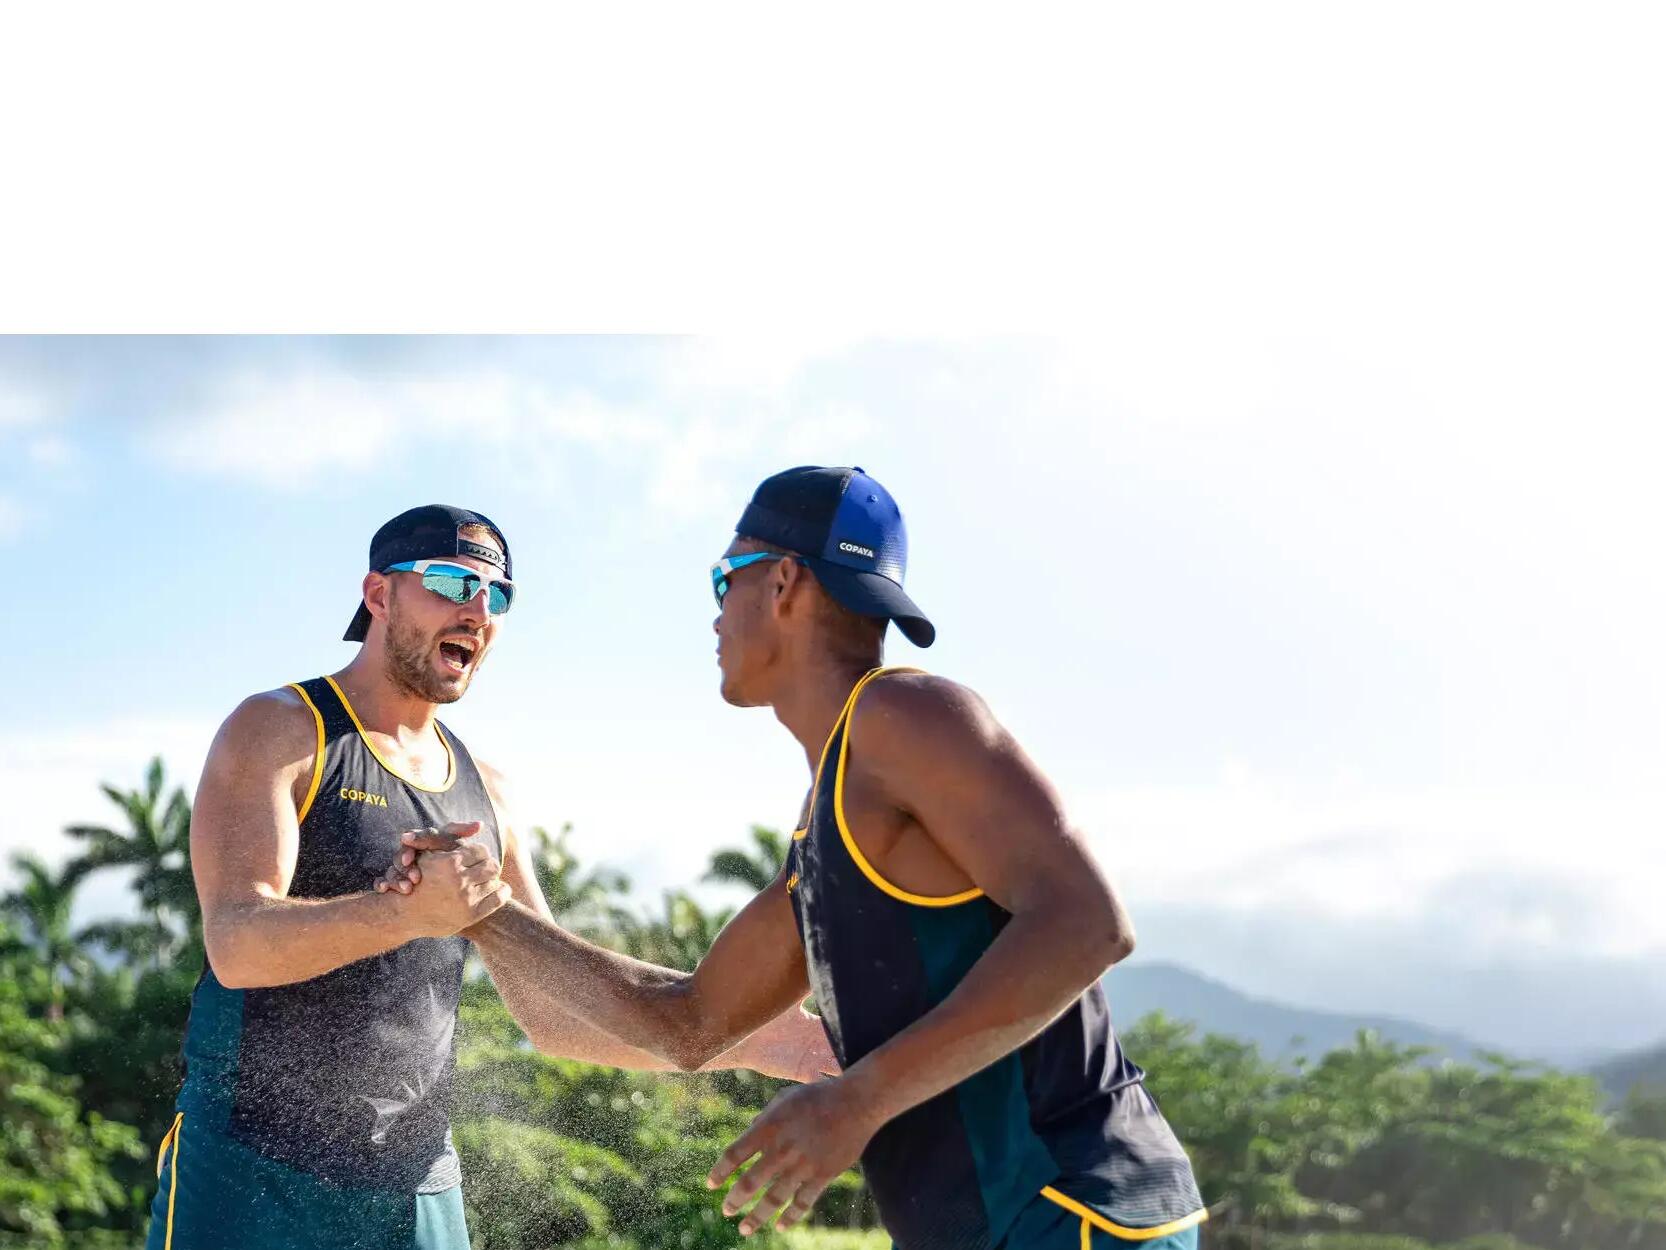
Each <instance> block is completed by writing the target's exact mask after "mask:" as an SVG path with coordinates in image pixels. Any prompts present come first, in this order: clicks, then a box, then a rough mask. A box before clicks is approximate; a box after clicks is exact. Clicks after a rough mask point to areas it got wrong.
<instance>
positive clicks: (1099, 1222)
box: [1041, 1185, 1209, 1246]
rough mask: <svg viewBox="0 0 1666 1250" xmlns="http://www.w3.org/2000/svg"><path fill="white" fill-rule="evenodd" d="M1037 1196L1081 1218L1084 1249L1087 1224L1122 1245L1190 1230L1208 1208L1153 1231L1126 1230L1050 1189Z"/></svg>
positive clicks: (1202, 1218) (1202, 1208) (1146, 1229)
mask: <svg viewBox="0 0 1666 1250" xmlns="http://www.w3.org/2000/svg"><path fill="white" fill-rule="evenodd" d="M1041 1196H1042V1197H1043V1198H1046V1199H1048V1200H1049V1201H1052V1202H1056V1203H1058V1204H1059V1206H1061V1207H1063V1208H1064V1209H1065V1210H1066V1211H1069V1212H1070V1213H1071V1214H1072V1215H1079V1216H1081V1217H1082V1245H1084V1246H1086V1245H1088V1243H1089V1240H1090V1236H1089V1233H1088V1231H1087V1229H1088V1225H1089V1224H1091V1225H1093V1227H1095V1228H1097V1229H1099V1230H1100V1231H1101V1232H1105V1233H1109V1234H1110V1235H1111V1236H1113V1237H1121V1238H1122V1239H1123V1240H1124V1241H1153V1240H1155V1239H1156V1238H1158V1237H1167V1236H1168V1235H1169V1234H1170V1233H1180V1232H1185V1230H1186V1229H1188V1228H1191V1227H1193V1226H1194V1225H1197V1224H1201V1223H1203V1221H1204V1220H1206V1219H1208V1218H1209V1211H1208V1208H1206V1207H1200V1208H1199V1209H1198V1210H1196V1211H1193V1212H1192V1213H1191V1214H1190V1215H1182V1216H1181V1217H1180V1218H1179V1219H1177V1220H1170V1221H1169V1222H1168V1223H1166V1224H1158V1225H1156V1226H1155V1227H1153V1228H1129V1227H1127V1226H1126V1225H1123V1224H1117V1223H1114V1222H1113V1221H1111V1220H1109V1219H1106V1218H1105V1217H1104V1216H1103V1215H1100V1214H1099V1212H1097V1211H1095V1210H1094V1209H1093V1208H1092V1207H1085V1206H1083V1205H1082V1204H1081V1203H1079V1202H1077V1201H1076V1200H1075V1199H1074V1198H1072V1197H1070V1196H1069V1195H1068V1194H1061V1193H1060V1192H1059V1191H1058V1190H1056V1189H1054V1188H1053V1187H1052V1186H1051V1185H1044V1186H1042V1189H1041Z"/></svg>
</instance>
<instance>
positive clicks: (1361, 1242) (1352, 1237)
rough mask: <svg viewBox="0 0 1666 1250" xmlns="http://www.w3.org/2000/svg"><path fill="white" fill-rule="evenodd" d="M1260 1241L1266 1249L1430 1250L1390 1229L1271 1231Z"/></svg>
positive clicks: (1420, 1242)
mask: <svg viewBox="0 0 1666 1250" xmlns="http://www.w3.org/2000/svg"><path fill="white" fill-rule="evenodd" d="M1262 1244H1263V1245H1264V1246H1265V1248H1266V1250H1434V1247H1432V1246H1430V1245H1429V1243H1428V1242H1426V1241H1419V1240H1418V1239H1417V1238H1416V1237H1400V1236H1397V1235H1395V1234H1392V1233H1298V1234H1292V1235H1284V1236H1280V1235H1279V1234H1277V1233H1274V1234H1273V1235H1272V1236H1270V1237H1268V1238H1267V1239H1266V1240H1265V1241H1264V1242H1263V1243H1262Z"/></svg>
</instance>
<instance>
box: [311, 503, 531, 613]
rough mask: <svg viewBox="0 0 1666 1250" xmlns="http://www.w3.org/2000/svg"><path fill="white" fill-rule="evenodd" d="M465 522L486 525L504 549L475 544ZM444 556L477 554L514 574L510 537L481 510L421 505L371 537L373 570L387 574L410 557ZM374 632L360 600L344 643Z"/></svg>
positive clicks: (400, 515)
mask: <svg viewBox="0 0 1666 1250" xmlns="http://www.w3.org/2000/svg"><path fill="white" fill-rule="evenodd" d="M465 525H484V526H485V527H486V528H487V529H489V530H491V531H492V533H493V534H495V535H496V536H497V540H498V542H500V543H502V544H503V550H502V551H501V552H500V551H497V550H495V549H493V548H491V547H487V546H483V545H482V544H480V543H471V542H470V541H469V540H468V539H466V538H464V537H463V535H462V533H461V530H462V528H463V527H464V526H465ZM444 556H473V557H474V558H475V559H476V560H484V561H485V562H486V563H487V564H490V565H491V566H492V567H493V568H498V569H502V570H503V575H504V576H505V577H511V578H512V577H514V575H515V573H514V568H513V566H512V565H511V563H510V561H509V540H508V539H507V538H505V537H504V536H503V531H502V530H500V529H499V528H498V527H497V525H496V524H495V523H494V522H493V521H492V520H491V518H490V517H487V516H485V515H484V514H482V513H479V512H470V511H469V510H468V509H467V508H453V507H451V506H449V505H448V504H443V503H430V504H424V505H423V506H422V507H420V508H412V509H410V510H409V511H408V512H401V513H400V514H399V515H398V516H396V517H394V518H393V520H391V521H389V522H388V523H387V524H386V525H384V526H382V528H381V529H379V530H377V531H376V534H375V536H374V537H373V538H371V540H370V571H371V572H372V573H384V572H386V571H387V569H388V567H389V566H390V565H394V564H403V563H405V561H407V560H433V559H438V558H441V557H444ZM369 632H370V609H369V608H367V607H365V606H364V600H362V599H361V600H359V610H358V611H357V612H355V613H353V620H352V623H351V624H349V625H348V626H347V632H346V633H345V634H343V635H342V636H341V640H342V641H343V642H363V641H364V637H365V635H366V634H368V633H369Z"/></svg>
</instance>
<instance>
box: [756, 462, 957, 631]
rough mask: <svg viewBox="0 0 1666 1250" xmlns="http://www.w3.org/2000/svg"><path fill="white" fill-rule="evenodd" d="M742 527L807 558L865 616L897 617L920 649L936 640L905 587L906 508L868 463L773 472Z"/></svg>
mask: <svg viewBox="0 0 1666 1250" xmlns="http://www.w3.org/2000/svg"><path fill="white" fill-rule="evenodd" d="M735 533H737V534H739V535H741V536H742V537H744V538H755V539H757V540H758V541H759V542H766V543H769V544H770V545H771V546H774V547H784V548H786V549H787V550H788V551H791V552H794V553H795V554H797V555H800V556H802V557H803V558H804V563H805V564H807V565H809V567H810V571H811V572H812V573H814V574H815V575H816V580H817V581H819V582H820V583H821V585H822V589H824V590H826V591H827V593H828V594H829V595H831V596H832V597H833V600H834V602H836V603H838V604H839V605H840V606H841V607H844V608H848V609H849V610H850V611H852V612H855V613H856V614H857V615H858V616H882V617H885V618H886V619H888V620H893V621H895V622H896V623H897V628H898V629H900V630H902V632H903V635H904V637H906V638H907V639H908V641H909V642H911V643H913V644H914V645H915V646H917V647H929V646H931V644H932V642H933V641H934V640H935V639H936V637H937V630H936V628H935V627H934V626H933V625H932V623H931V622H930V621H928V620H927V619H926V615H925V613H924V612H921V611H920V609H919V608H918V607H916V606H915V604H914V601H913V600H912V599H910V598H909V597H908V595H907V594H906V593H905V592H904V591H903V588H902V578H903V572H904V570H905V569H906V568H907V565H908V530H907V527H906V526H904V525H903V521H902V510H901V509H900V508H898V507H897V501H896V500H895V499H892V498H891V492H890V491H888V490H886V489H885V488H884V487H883V486H881V485H880V484H879V483H878V482H876V481H874V480H873V478H871V477H869V476H868V475H867V474H866V473H864V472H863V471H862V469H861V468H859V467H858V468H832V469H829V468H822V467H821V466H819V465H804V466H802V467H800V468H797V469H788V470H787V471H786V472H784V473H777V474H776V475H775V476H774V477H770V478H765V479H764V481H763V483H762V484H761V485H760V486H759V487H758V489H757V490H756V491H754V492H753V495H752V502H751V503H749V504H747V505H746V511H745V512H743V513H741V517H740V522H739V523H738V524H737V525H736V526H735Z"/></svg>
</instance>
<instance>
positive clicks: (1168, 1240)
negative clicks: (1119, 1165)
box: [996, 1197, 1201, 1250]
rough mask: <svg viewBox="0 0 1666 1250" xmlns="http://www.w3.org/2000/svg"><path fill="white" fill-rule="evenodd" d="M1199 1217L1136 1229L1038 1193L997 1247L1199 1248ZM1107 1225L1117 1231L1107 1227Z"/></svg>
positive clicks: (1028, 1249)
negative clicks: (1176, 1226) (1165, 1227)
mask: <svg viewBox="0 0 1666 1250" xmlns="http://www.w3.org/2000/svg"><path fill="white" fill-rule="evenodd" d="M1200 1220H1201V1216H1194V1217H1193V1222H1187V1221H1180V1222H1181V1223H1187V1227H1185V1228H1179V1229H1175V1230H1174V1231H1173V1232H1163V1231H1162V1230H1161V1229H1138V1230H1136V1229H1131V1228H1123V1227H1122V1226H1120V1225H1117V1224H1116V1223H1115V1222H1114V1221H1112V1220H1110V1219H1108V1218H1106V1217H1105V1216H1103V1215H1100V1214H1099V1213H1098V1212H1096V1211H1093V1210H1091V1209H1090V1208H1088V1207H1085V1206H1082V1205H1080V1204H1079V1203H1074V1202H1073V1203H1072V1204H1071V1205H1070V1206H1068V1207H1066V1206H1064V1205H1061V1204H1060V1203H1059V1202H1058V1201H1055V1200H1053V1199H1050V1198H1047V1197H1037V1198H1036V1200H1035V1201H1034V1202H1032V1203H1030V1204H1029V1205H1028V1206H1026V1207H1025V1208H1024V1209H1023V1210H1022V1211H1020V1212H1019V1213H1018V1218H1017V1219H1015V1220H1014V1221H1013V1222H1012V1227H1011V1228H1009V1229H1008V1230H1007V1235H1006V1236H1005V1237H1003V1238H1002V1239H1001V1244H1000V1245H999V1246H998V1247H996V1250H1112V1247H1125V1246H1126V1247H1137V1248H1138V1250H1198V1222H1200ZM1107 1225H1110V1226H1111V1228H1115V1229H1117V1230H1118V1231H1116V1232H1113V1231H1110V1228H1107V1227H1106V1226H1107ZM1168 1227H1170V1228H1173V1225H1169V1226H1168ZM1130 1233H1132V1234H1135V1235H1133V1236H1129V1235H1128V1234H1130ZM1153 1234H1155V1235H1153Z"/></svg>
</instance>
